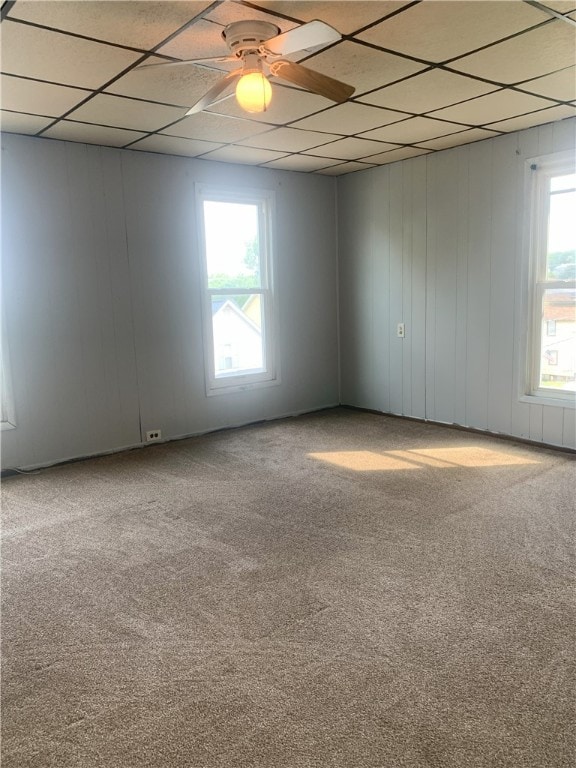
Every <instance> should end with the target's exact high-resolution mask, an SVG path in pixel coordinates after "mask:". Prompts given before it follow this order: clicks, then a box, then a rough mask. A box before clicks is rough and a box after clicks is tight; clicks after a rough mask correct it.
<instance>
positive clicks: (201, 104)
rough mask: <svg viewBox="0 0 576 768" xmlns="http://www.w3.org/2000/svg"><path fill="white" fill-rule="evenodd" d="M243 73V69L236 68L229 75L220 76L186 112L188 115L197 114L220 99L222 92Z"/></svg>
mask: <svg viewBox="0 0 576 768" xmlns="http://www.w3.org/2000/svg"><path fill="white" fill-rule="evenodd" d="M241 74H242V70H241V69H235V70H234V72H228V74H227V75H225V76H224V77H222V78H220V80H218V82H217V83H215V84H214V85H213V86H212V88H210V90H209V91H208V92H207V93H205V94H204V96H202V98H201V99H200V100H199V101H197V102H196V104H194V106H192V107H190V109H189V110H188V112H186V117H188V115H195V114H196V113H197V112H202V110H204V109H206V107H209V106H210V104H213V103H214V102H215V101H216V100H217V99H218V96H220V94H221V93H222V92H223V91H225V90H226V88H228V86H229V85H231V84H232V83H233V82H234V80H237V79H238V78H239V77H240V75H241Z"/></svg>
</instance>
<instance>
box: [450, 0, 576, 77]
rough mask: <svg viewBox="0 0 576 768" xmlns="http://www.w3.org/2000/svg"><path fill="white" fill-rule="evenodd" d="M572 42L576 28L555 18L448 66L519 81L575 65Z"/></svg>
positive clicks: (481, 74) (575, 48) (575, 41)
mask: <svg viewBox="0 0 576 768" xmlns="http://www.w3.org/2000/svg"><path fill="white" fill-rule="evenodd" d="M528 7H531V6H528ZM575 45H576V29H575V28H574V27H570V26H569V25H568V24H566V22H564V21H561V20H559V19H556V20H553V21H550V22H549V23H548V24H545V25H544V26H542V27H539V28H538V29H533V30H532V31H530V32H525V33H524V34H522V35H519V36H518V37H514V38H512V40H506V41H505V42H503V43H498V44H497V45H493V46H491V47H490V48H486V50H484V51H479V52H478V53H473V54H472V55H471V56H465V57H464V58H463V59H459V60H458V61H455V62H453V63H452V64H450V66H451V67H452V68H454V69H457V70H458V71H460V72H467V73H468V74H471V75H477V76H478V77H485V78H487V79H488V80H494V81H496V82H498V83H519V82H521V81H523V80H528V79H531V78H533V77H539V76H541V75H547V74H549V73H550V72H554V71H555V70H557V69H564V68H565V67H571V66H574V63H575V59H576V47H575Z"/></svg>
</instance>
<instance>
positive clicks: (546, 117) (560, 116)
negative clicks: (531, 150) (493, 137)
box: [490, 106, 576, 132]
mask: <svg viewBox="0 0 576 768" xmlns="http://www.w3.org/2000/svg"><path fill="white" fill-rule="evenodd" d="M575 115H576V107H569V106H561V107H551V108H550V109H544V110H541V111H539V112H532V113H531V114H529V115H522V116H521V117H514V118H512V119H511V120H502V121H501V122H498V123H492V125H491V126H490V128H494V129H495V130H497V131H506V132H509V131H521V130H523V129H524V128H532V127H533V126H534V125H545V124H546V123H553V122H555V121H556V120H564V118H566V117H574V116H575Z"/></svg>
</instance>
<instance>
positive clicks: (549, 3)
mask: <svg viewBox="0 0 576 768" xmlns="http://www.w3.org/2000/svg"><path fill="white" fill-rule="evenodd" d="M540 5H545V6H546V7H547V8H552V10H554V11H558V13H570V11H573V10H574V9H576V3H575V2H574V0H540Z"/></svg>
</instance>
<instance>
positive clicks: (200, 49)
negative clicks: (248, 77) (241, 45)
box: [157, 19, 230, 68]
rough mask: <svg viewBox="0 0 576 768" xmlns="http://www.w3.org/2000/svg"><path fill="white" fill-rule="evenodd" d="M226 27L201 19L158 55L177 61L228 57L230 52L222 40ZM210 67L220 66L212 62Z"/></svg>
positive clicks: (160, 50)
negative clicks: (170, 57)
mask: <svg viewBox="0 0 576 768" xmlns="http://www.w3.org/2000/svg"><path fill="white" fill-rule="evenodd" d="M223 29H224V27H222V26H220V24H215V23H214V22H212V21H207V20H206V19H199V20H198V21H197V22H195V23H194V24H192V25H191V26H190V27H188V29H185V30H184V31H183V32H180V34H179V35H176V37H175V38H174V39H173V40H171V41H170V42H169V43H166V45H163V46H162V47H161V48H159V49H158V51H157V53H161V54H163V55H164V56H173V57H174V58H175V59H201V58H205V57H207V56H227V55H228V53H229V52H230V51H229V50H228V47H227V46H226V42H225V41H224V39H223V38H222V30H223ZM210 66H214V67H216V68H219V67H220V65H219V64H217V63H214V62H212V63H211V65H210Z"/></svg>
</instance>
